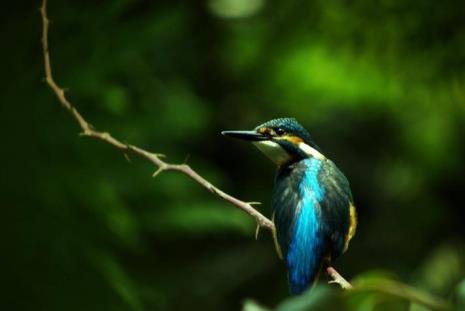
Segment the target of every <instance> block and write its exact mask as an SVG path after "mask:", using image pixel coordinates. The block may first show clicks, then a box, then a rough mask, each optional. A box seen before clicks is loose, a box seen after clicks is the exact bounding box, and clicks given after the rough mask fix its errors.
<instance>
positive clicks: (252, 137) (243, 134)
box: [221, 131, 270, 141]
mask: <svg viewBox="0 0 465 311" xmlns="http://www.w3.org/2000/svg"><path fill="white" fill-rule="evenodd" d="M221 134H223V135H224V136H229V137H233V138H237V139H242V140H247V141H263V140H269V139H270V138H269V137H268V136H266V135H263V134H260V133H258V132H256V131H222V132H221Z"/></svg>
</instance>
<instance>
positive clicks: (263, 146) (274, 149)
mask: <svg viewBox="0 0 465 311" xmlns="http://www.w3.org/2000/svg"><path fill="white" fill-rule="evenodd" d="M253 144H254V145H255V146H256V147H257V148H258V149H259V150H260V151H261V152H263V153H264V154H265V155H266V156H267V157H268V158H270V160H271V161H273V162H274V163H276V164H277V165H283V164H284V163H286V162H288V161H289V160H290V158H291V157H290V155H289V154H288V153H287V152H286V150H284V149H283V148H282V147H281V146H280V145H279V144H278V143H275V142H273V141H270V140H265V141H257V142H254V143H253Z"/></svg>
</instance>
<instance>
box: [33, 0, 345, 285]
mask: <svg viewBox="0 0 465 311" xmlns="http://www.w3.org/2000/svg"><path fill="white" fill-rule="evenodd" d="M40 14H41V16H42V51H43V56H44V69H45V81H46V83H47V84H48V86H49V87H50V88H51V89H52V91H53V93H54V94H55V95H56V97H57V98H58V101H59V102H60V104H61V105H62V106H63V107H64V108H65V109H66V110H67V111H68V112H69V113H71V115H72V116H73V118H74V119H75V120H76V122H77V123H78V124H79V127H80V128H81V130H82V132H81V133H80V135H81V136H86V137H91V138H94V139H97V140H100V141H103V142H105V143H107V144H109V145H111V146H113V147H115V148H116V149H119V150H120V151H122V152H123V153H124V155H125V156H127V154H128V153H133V154H136V155H138V156H140V157H142V158H145V159H146V160H148V161H149V162H151V163H153V164H154V165H155V166H156V167H157V169H156V171H155V172H154V173H153V176H154V177H155V176H157V175H158V174H160V173H162V172H164V171H176V172H180V173H182V174H184V175H187V176H189V177H190V178H191V179H193V180H194V181H196V182H197V183H199V184H200V185H201V186H203V187H204V188H206V189H207V190H209V191H210V192H212V193H213V194H215V195H217V196H218V197H220V198H222V199H223V200H225V201H226V202H229V203H230V204H232V205H234V206H235V207H237V208H239V209H241V210H243V211H244V212H246V213H247V214H249V215H250V216H252V217H253V218H254V219H255V221H256V222H257V231H256V235H257V234H258V231H259V229H260V228H265V229H268V230H269V231H270V232H271V233H272V234H273V237H274V236H275V226H274V224H273V222H272V221H271V220H270V219H268V218H267V217H265V216H264V215H263V214H261V213H260V212H259V211H257V210H256V209H255V208H253V207H252V204H257V202H244V201H241V200H239V199H237V198H235V197H233V196H231V195H229V194H227V193H226V192H224V191H222V190H221V189H219V188H217V187H215V186H214V185H213V184H211V183H210V182H209V181H208V180H206V179H205V178H203V177H202V176H200V175H199V174H198V173H197V172H196V171H194V170H193V169H192V168H191V167H190V166H189V165H187V164H170V163H167V162H165V161H163V160H161V157H163V155H161V154H158V153H153V152H150V151H147V150H144V149H142V148H139V147H137V146H134V145H131V144H125V143H123V142H121V141H120V140H118V139H116V138H114V137H113V136H111V134H110V133H108V132H101V131H97V130H95V129H94V128H93V127H92V126H91V125H90V124H89V123H88V122H87V121H86V119H85V118H84V117H83V116H82V115H81V114H80V113H79V111H78V110H77V109H76V108H75V107H74V106H73V104H71V102H70V101H69V100H68V98H67V97H66V95H65V91H64V89H63V88H61V87H60V86H59V85H58V84H57V83H56V82H55V80H54V78H53V74H52V66H51V63H50V51H49V44H48V29H49V24H50V20H49V19H48V16H47V0H43V1H42V5H41V7H40ZM330 271H331V272H330ZM327 273H328V275H329V276H330V277H331V278H332V279H333V280H332V281H331V283H337V284H339V285H340V286H341V287H342V288H344V289H347V288H350V287H351V285H350V283H349V282H347V281H346V280H345V279H344V278H343V277H342V276H341V275H339V273H337V271H336V270H335V269H334V268H332V267H329V268H328V269H327Z"/></svg>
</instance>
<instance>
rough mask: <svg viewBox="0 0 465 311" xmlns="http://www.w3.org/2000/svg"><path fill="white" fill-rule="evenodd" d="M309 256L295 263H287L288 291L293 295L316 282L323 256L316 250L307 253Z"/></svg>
mask: <svg viewBox="0 0 465 311" xmlns="http://www.w3.org/2000/svg"><path fill="white" fill-rule="evenodd" d="M308 255H309V257H310V258H308V260H304V261H302V262H300V263H298V264H296V265H289V264H288V280H289V291H290V292H291V294H293V295H299V294H302V293H303V292H304V291H305V290H307V289H309V288H311V287H312V286H313V285H315V284H316V282H317V281H318V279H319V277H320V273H321V269H322V267H323V262H324V256H323V254H322V253H320V252H319V251H318V250H314V252H313V253H312V254H308Z"/></svg>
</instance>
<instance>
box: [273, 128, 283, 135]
mask: <svg viewBox="0 0 465 311" xmlns="http://www.w3.org/2000/svg"><path fill="white" fill-rule="evenodd" d="M274 132H275V133H276V134H277V135H279V136H281V135H283V134H284V133H286V131H285V130H284V129H282V128H280V127H278V128H276V129H275V130H274Z"/></svg>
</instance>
